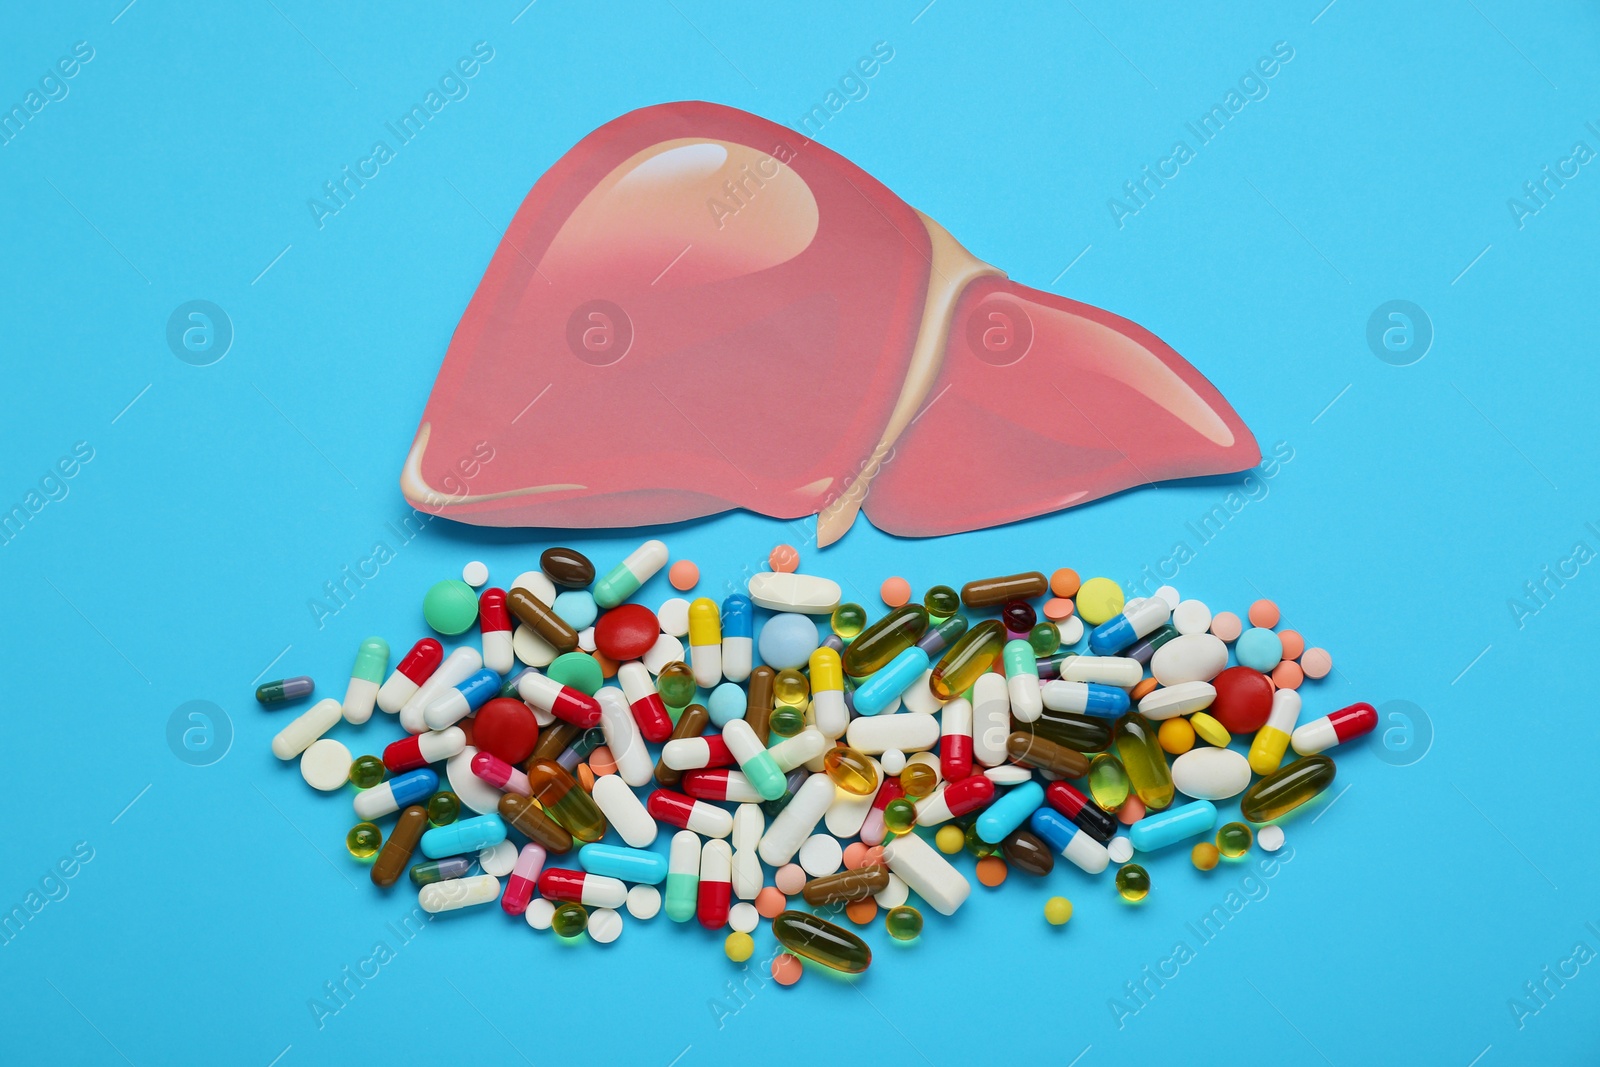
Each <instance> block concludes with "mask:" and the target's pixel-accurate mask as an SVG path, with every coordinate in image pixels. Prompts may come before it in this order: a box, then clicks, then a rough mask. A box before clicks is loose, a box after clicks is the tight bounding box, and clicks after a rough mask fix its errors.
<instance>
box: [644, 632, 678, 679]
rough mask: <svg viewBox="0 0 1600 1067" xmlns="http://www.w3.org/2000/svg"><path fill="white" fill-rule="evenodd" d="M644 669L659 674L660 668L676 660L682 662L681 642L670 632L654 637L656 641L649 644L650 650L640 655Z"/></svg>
mask: <svg viewBox="0 0 1600 1067" xmlns="http://www.w3.org/2000/svg"><path fill="white" fill-rule="evenodd" d="M642 659H643V661H644V669H645V670H647V671H649V672H650V673H651V674H660V673H661V668H662V667H665V666H666V665H667V664H669V663H671V662H672V661H673V660H677V661H678V662H679V663H682V662H683V642H682V641H679V640H678V639H677V638H676V637H673V636H672V635H671V634H662V635H661V636H660V637H658V638H656V643H655V644H653V645H651V646H650V651H648V652H646V653H645V654H644V656H643V657H642Z"/></svg>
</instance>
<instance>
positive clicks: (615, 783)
mask: <svg viewBox="0 0 1600 1067" xmlns="http://www.w3.org/2000/svg"><path fill="white" fill-rule="evenodd" d="M591 796H592V797H593V799H594V803H595V806H596V807H597V808H599V809H600V814H602V815H604V816H605V817H606V822H608V823H610V824H611V828H612V829H613V830H615V831H616V832H617V836H618V837H620V838H622V840H623V841H624V842H625V843H626V844H627V845H628V847H629V848H649V847H650V845H651V844H653V843H654V842H655V839H656V831H657V829H658V828H657V826H656V821H655V819H653V818H651V817H650V812H649V810H648V809H646V808H645V806H644V805H643V804H642V803H640V802H639V795H638V794H637V793H635V792H634V791H633V790H632V789H629V788H628V783H627V782H625V781H623V780H622V778H621V777H620V776H619V775H615V774H602V775H601V776H600V777H598V778H596V779H595V780H594V789H593V791H592V793H591Z"/></svg>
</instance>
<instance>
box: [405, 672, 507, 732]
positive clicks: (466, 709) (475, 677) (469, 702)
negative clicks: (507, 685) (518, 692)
mask: <svg viewBox="0 0 1600 1067" xmlns="http://www.w3.org/2000/svg"><path fill="white" fill-rule="evenodd" d="M499 695H500V676H499V675H498V674H496V673H495V672H494V671H491V670H490V669H489V668H487V667H482V668H479V669H478V670H476V671H474V672H473V673H472V674H470V675H468V676H467V680H466V681H464V682H461V683H459V684H457V685H454V686H451V687H450V688H449V689H446V690H445V691H444V692H442V693H440V694H439V695H438V696H436V697H434V698H433V700H431V701H429V703H428V706H427V707H426V708H424V709H423V711H422V721H423V722H425V723H427V724H428V729H430V730H447V729H449V728H450V727H452V726H454V725H455V724H456V723H458V722H460V721H461V720H462V719H465V718H466V717H467V716H468V715H471V714H472V713H473V712H475V711H477V710H478V709H479V708H481V707H483V706H484V705H485V704H487V703H489V701H491V700H493V699H494V698H495V697H497V696H499Z"/></svg>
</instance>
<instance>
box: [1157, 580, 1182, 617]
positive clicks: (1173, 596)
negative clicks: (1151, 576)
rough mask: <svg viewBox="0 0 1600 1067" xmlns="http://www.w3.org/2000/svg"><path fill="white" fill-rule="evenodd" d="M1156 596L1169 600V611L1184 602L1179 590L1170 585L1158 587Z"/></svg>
mask: <svg viewBox="0 0 1600 1067" xmlns="http://www.w3.org/2000/svg"><path fill="white" fill-rule="evenodd" d="M1156 596H1158V597H1160V598H1161V599H1162V600H1165V601H1166V602H1167V610H1168V611H1172V610H1174V609H1175V608H1177V606H1178V605H1179V604H1180V603H1182V599H1183V598H1182V597H1180V596H1178V590H1177V589H1175V588H1173V587H1172V586H1170V585H1164V586H1162V587H1161V588H1160V589H1157V590H1156Z"/></svg>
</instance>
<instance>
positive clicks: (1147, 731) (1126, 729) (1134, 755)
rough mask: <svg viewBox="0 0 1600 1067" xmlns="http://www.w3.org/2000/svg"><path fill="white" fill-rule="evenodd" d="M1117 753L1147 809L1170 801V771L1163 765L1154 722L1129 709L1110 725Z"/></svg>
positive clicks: (1158, 807) (1158, 806)
mask: <svg viewBox="0 0 1600 1067" xmlns="http://www.w3.org/2000/svg"><path fill="white" fill-rule="evenodd" d="M1111 736H1112V738H1113V742H1112V743H1113V744H1114V745H1115V746H1116V749H1117V756H1118V757H1119V758H1120V759H1121V760H1122V769H1123V770H1125V771H1127V772H1128V782H1129V783H1130V784H1131V785H1132V786H1133V791H1134V792H1135V793H1137V794H1138V795H1139V799H1140V800H1142V801H1144V806H1145V808H1146V810H1148V811H1152V812H1155V811H1160V810H1161V809H1162V808H1165V807H1166V806H1167V805H1168V804H1171V803H1172V795H1173V787H1172V771H1171V770H1170V769H1168V767H1167V754H1166V753H1165V752H1163V751H1162V750H1161V744H1160V742H1159V741H1158V740H1157V739H1156V727H1155V725H1154V724H1153V723H1152V722H1151V721H1150V720H1149V719H1147V718H1145V717H1144V716H1143V715H1140V714H1139V713H1138V712H1137V711H1130V712H1128V713H1127V714H1126V715H1124V716H1123V717H1122V718H1120V719H1118V720H1117V721H1116V723H1115V725H1113V726H1112V727H1111Z"/></svg>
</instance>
